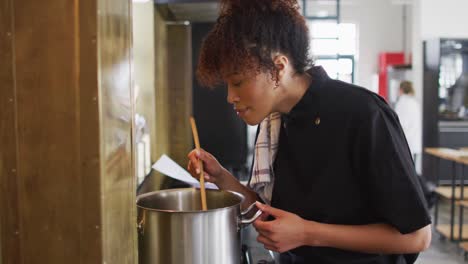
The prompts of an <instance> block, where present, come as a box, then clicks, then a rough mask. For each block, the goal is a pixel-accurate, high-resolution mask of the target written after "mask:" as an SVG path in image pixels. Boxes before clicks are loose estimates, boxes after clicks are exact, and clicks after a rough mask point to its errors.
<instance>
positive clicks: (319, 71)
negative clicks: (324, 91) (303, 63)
mask: <svg viewBox="0 0 468 264" xmlns="http://www.w3.org/2000/svg"><path fill="white" fill-rule="evenodd" d="M307 73H308V74H309V75H310V76H311V77H312V82H311V83H310V85H309V88H308V89H307V91H306V92H305V93H304V95H303V96H302V98H301V99H300V100H299V102H298V103H297V104H296V105H295V106H294V107H293V108H292V109H291V111H289V113H287V114H283V115H282V117H283V119H285V120H287V121H293V120H298V119H303V118H307V117H311V116H316V115H318V110H319V107H320V105H319V97H318V91H319V90H320V88H321V87H322V86H323V84H324V83H325V81H327V80H328V79H330V77H328V75H327V73H326V72H325V70H324V69H323V68H322V66H314V67H312V68H311V69H309V70H308V71H307Z"/></svg>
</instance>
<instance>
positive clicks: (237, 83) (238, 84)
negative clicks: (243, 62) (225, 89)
mask: <svg viewBox="0 0 468 264" xmlns="http://www.w3.org/2000/svg"><path fill="white" fill-rule="evenodd" d="M241 83H242V81H238V82H233V83H232V84H233V85H234V86H240V85H241Z"/></svg>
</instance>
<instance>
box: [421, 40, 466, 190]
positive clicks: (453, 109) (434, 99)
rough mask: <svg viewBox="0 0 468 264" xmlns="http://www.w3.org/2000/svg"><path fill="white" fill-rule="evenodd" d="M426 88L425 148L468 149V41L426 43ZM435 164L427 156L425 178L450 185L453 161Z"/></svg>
mask: <svg viewBox="0 0 468 264" xmlns="http://www.w3.org/2000/svg"><path fill="white" fill-rule="evenodd" d="M423 89H424V98H423V147H424V148H427V147H447V148H455V149H456V148H461V147H468V112H467V108H468V39H445V38H442V39H434V40H428V41H425V42H424V87H423ZM434 161H435V160H434V158H431V157H430V156H428V155H424V157H423V175H424V176H425V177H426V178H427V179H429V180H432V181H434V180H435V179H436V175H437V174H439V177H440V180H441V183H442V184H449V183H450V180H451V175H452V167H451V164H450V162H448V161H441V162H440V166H437V164H436V163H435V162H434ZM437 167H438V169H436V168H437ZM465 178H467V177H465Z"/></svg>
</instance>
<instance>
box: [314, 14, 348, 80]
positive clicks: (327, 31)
mask: <svg viewBox="0 0 468 264" xmlns="http://www.w3.org/2000/svg"><path fill="white" fill-rule="evenodd" d="M308 26H309V30H310V35H311V37H310V38H311V42H312V43H311V53H312V56H313V58H314V61H315V64H316V65H320V66H322V67H323V68H324V69H325V70H326V71H327V73H328V74H329V75H330V77H332V78H336V79H339V80H342V81H346V82H350V83H353V82H354V64H355V60H354V58H355V55H356V25H355V24H351V23H340V24H338V23H336V22H332V21H323V20H315V19H314V20H308Z"/></svg>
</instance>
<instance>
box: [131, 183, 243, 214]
mask: <svg viewBox="0 0 468 264" xmlns="http://www.w3.org/2000/svg"><path fill="white" fill-rule="evenodd" d="M181 190H187V191H188V190H192V191H193V190H200V189H199V188H176V189H164V190H159V191H153V192H148V193H144V194H141V195H138V196H137V199H136V205H137V207H138V208H141V209H144V210H147V211H154V212H160V213H171V214H173V213H181V214H189V213H210V212H216V211H221V210H226V209H230V208H233V207H236V206H239V208H240V204H241V203H242V202H243V201H244V199H245V198H244V195H242V194H240V193H238V192H234V191H229V190H215V189H206V191H207V192H228V193H232V194H233V195H235V196H237V197H239V198H240V202H239V203H237V204H235V205H231V206H227V207H222V208H215V209H209V210H206V211H203V210H195V211H178V210H163V209H155V208H148V207H144V206H141V205H139V204H138V202H139V201H140V200H141V199H142V198H145V197H147V196H151V195H153V194H156V193H162V192H175V191H181Z"/></svg>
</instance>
